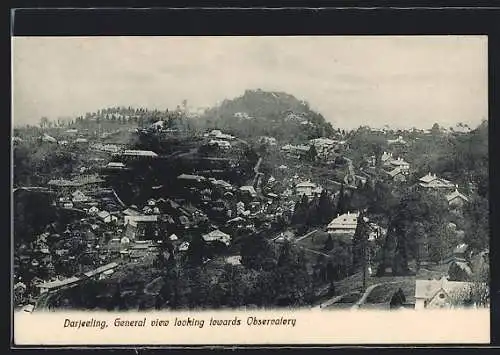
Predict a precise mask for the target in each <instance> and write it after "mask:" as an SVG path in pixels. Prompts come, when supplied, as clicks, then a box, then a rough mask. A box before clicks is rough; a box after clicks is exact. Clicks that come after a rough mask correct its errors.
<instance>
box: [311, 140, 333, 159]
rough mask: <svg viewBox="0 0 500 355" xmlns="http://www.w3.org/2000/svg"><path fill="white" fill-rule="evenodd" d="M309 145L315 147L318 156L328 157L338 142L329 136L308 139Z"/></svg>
mask: <svg viewBox="0 0 500 355" xmlns="http://www.w3.org/2000/svg"><path fill="white" fill-rule="evenodd" d="M309 144H310V145H311V146H314V148H316V152H317V153H318V156H319V157H322V158H328V157H329V156H331V155H332V154H333V153H334V152H335V150H336V149H337V147H338V142H337V141H335V140H333V139H329V138H316V139H311V140H310V141H309Z"/></svg>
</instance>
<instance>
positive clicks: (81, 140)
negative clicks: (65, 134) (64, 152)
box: [75, 138, 89, 144]
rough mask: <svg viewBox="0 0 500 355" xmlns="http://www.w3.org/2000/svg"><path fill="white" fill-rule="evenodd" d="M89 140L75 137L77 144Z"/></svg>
mask: <svg viewBox="0 0 500 355" xmlns="http://www.w3.org/2000/svg"><path fill="white" fill-rule="evenodd" d="M88 142H89V141H88V140H87V139H85V138H77V139H75V143H77V144H85V143H88Z"/></svg>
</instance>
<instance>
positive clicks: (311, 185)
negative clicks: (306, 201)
mask: <svg viewBox="0 0 500 355" xmlns="http://www.w3.org/2000/svg"><path fill="white" fill-rule="evenodd" d="M297 187H311V188H315V187H316V184H315V183H313V182H311V181H303V182H301V183H298V184H297Z"/></svg>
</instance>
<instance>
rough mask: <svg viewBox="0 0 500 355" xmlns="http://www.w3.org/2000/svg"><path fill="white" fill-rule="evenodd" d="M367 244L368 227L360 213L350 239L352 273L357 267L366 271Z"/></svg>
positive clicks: (362, 214)
mask: <svg viewBox="0 0 500 355" xmlns="http://www.w3.org/2000/svg"><path fill="white" fill-rule="evenodd" d="M367 242H368V226H367V225H366V222H365V215H364V213H363V212H360V214H359V217H358V223H357V225H356V230H355V232H354V236H353V238H352V254H353V255H352V256H353V259H352V267H353V271H354V270H357V269H358V268H359V267H364V268H365V269H366V248H367ZM364 271H365V270H364Z"/></svg>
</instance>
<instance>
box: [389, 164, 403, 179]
mask: <svg viewBox="0 0 500 355" xmlns="http://www.w3.org/2000/svg"><path fill="white" fill-rule="evenodd" d="M402 173H403V169H401V168H400V167H399V166H398V167H396V168H394V169H393V170H391V171H388V172H387V174H389V175H390V176H391V177H392V178H394V177H395V176H396V175H398V174H402Z"/></svg>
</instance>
